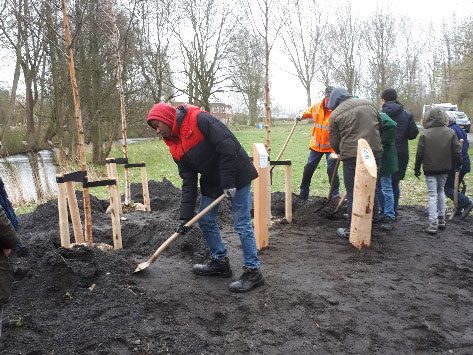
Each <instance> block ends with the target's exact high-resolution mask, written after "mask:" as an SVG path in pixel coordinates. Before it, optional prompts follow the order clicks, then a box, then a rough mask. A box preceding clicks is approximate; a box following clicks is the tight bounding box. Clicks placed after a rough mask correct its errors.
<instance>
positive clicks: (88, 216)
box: [61, 0, 93, 247]
mask: <svg viewBox="0 0 473 355" xmlns="http://www.w3.org/2000/svg"><path fill="white" fill-rule="evenodd" d="M61 4H62V14H63V23H64V34H65V39H66V47H67V54H68V55H67V63H68V65H69V75H70V77H71V87H72V99H73V102H74V116H75V122H76V130H77V144H78V145H79V160H80V168H81V170H82V171H85V172H86V171H87V165H86V161H85V149H84V145H85V144H84V127H83V126H82V112H81V108H80V97H79V88H78V87H77V81H76V72H75V68H74V56H73V52H72V43H71V33H70V31H69V20H68V16H67V9H66V0H62V1H61ZM82 193H83V196H84V223H85V238H86V239H87V244H88V246H89V247H91V246H92V243H93V241H92V211H91V209H90V193H89V189H88V188H84V189H83V190H82Z"/></svg>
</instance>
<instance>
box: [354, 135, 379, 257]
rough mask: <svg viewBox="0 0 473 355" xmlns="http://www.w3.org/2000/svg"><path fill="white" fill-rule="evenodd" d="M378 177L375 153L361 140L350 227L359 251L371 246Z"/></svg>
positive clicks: (359, 142)
mask: <svg viewBox="0 0 473 355" xmlns="http://www.w3.org/2000/svg"><path fill="white" fill-rule="evenodd" d="M377 175H378V173H377V167H376V160H375V158H374V155H373V152H372V150H371V148H370V146H369V144H368V142H367V141H366V140H365V139H359V140H358V155H357V158H356V170H355V185H354V191H353V209H352V215H351V226H350V243H351V244H353V245H354V246H355V247H356V248H358V249H361V248H362V247H369V246H370V245H371V228H372V218H373V208H374V194H375V191H376V178H377Z"/></svg>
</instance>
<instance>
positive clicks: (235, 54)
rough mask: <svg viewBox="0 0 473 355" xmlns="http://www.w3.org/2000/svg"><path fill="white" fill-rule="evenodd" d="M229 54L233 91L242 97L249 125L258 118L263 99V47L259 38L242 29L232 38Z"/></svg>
mask: <svg viewBox="0 0 473 355" xmlns="http://www.w3.org/2000/svg"><path fill="white" fill-rule="evenodd" d="M233 42H234V46H233V47H232V49H231V54H230V65H229V71H230V80H231V82H232V86H233V88H234V90H235V91H237V92H238V93H240V94H241V95H242V97H243V100H244V102H245V105H246V107H247V109H248V116H249V121H250V125H254V124H255V123H256V121H257V119H258V116H259V112H260V109H259V103H260V101H261V100H262V99H263V80H264V78H263V72H264V68H263V63H262V61H261V58H262V57H263V53H264V47H263V43H262V40H261V38H260V37H259V36H256V35H255V34H254V33H251V32H250V31H249V30H248V29H246V28H242V29H241V30H240V31H239V33H238V34H237V35H236V36H235V37H234V40H233Z"/></svg>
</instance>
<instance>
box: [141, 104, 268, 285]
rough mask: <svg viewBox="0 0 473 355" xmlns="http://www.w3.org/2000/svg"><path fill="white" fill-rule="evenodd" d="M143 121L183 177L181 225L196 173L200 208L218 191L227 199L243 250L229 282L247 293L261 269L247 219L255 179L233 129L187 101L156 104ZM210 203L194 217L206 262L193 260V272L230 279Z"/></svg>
mask: <svg viewBox="0 0 473 355" xmlns="http://www.w3.org/2000/svg"><path fill="white" fill-rule="evenodd" d="M147 122H148V124H149V125H150V126H151V127H152V128H153V129H154V130H156V133H157V134H158V135H159V136H160V137H161V138H162V139H163V140H164V143H166V145H167V146H168V148H169V151H170V153H171V155H172V157H173V159H174V161H175V162H176V164H177V166H178V170H179V175H180V177H181V178H182V198H181V205H180V220H181V221H182V222H181V223H180V226H179V227H178V229H177V231H178V232H180V233H181V234H185V233H186V232H187V231H188V228H187V227H185V226H184V224H185V223H186V222H187V221H189V220H190V219H191V218H192V217H193V216H194V209H195V204H196V201H197V192H198V189H197V183H198V178H199V175H200V179H199V183H200V192H201V200H200V207H199V211H201V210H203V209H204V208H205V207H207V206H208V205H209V204H210V203H212V201H214V200H215V199H216V198H217V197H218V196H219V195H221V194H222V193H224V194H225V196H226V197H227V198H229V199H230V203H231V207H232V213H233V220H234V224H235V229H236V231H237V233H238V235H239V237H240V241H241V246H242V250H243V263H244V267H243V274H242V275H241V277H240V278H239V279H238V280H236V281H234V282H232V283H231V284H230V285H229V289H230V291H232V292H247V291H250V290H251V289H253V288H255V287H258V286H261V285H263V284H264V278H263V275H262V273H261V271H260V260H259V258H258V253H257V248H256V240H255V235H254V230H253V225H252V222H251V215H250V210H251V181H252V180H253V179H255V178H257V177H258V173H257V172H256V169H255V167H254V166H253V163H252V161H251V160H250V158H249V157H248V154H247V153H246V151H245V150H244V149H243V148H242V146H241V145H240V143H239V142H238V140H237V139H236V137H235V136H234V135H233V133H232V132H231V131H230V130H229V129H228V128H227V126H225V125H224V124H223V123H222V122H220V121H219V120H218V119H216V118H215V117H213V116H212V115H211V114H209V113H208V112H206V111H203V110H201V109H199V108H198V107H196V106H192V105H181V106H178V107H177V108H174V107H173V106H172V105H170V104H167V103H163V102H160V103H158V104H155V105H154V106H153V107H152V108H151V110H150V112H149V114H148V117H147ZM217 212H218V209H217V207H215V208H214V209H212V210H211V211H210V212H208V213H207V214H206V215H205V216H203V217H202V218H201V219H200V221H199V226H200V229H201V230H202V233H203V236H204V238H205V240H206V241H207V245H208V247H209V249H210V257H211V258H210V260H209V261H208V262H206V263H205V264H195V265H194V266H193V272H194V273H195V274H197V275H202V276H220V277H230V276H231V275H232V270H231V268H230V262H229V259H228V257H227V248H226V246H225V244H224V243H223V241H222V238H221V236H220V230H219V228H218V225H217V221H216V220H217Z"/></svg>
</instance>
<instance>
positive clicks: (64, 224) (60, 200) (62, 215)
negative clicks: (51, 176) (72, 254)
mask: <svg viewBox="0 0 473 355" xmlns="http://www.w3.org/2000/svg"><path fill="white" fill-rule="evenodd" d="M62 177H63V175H62V174H60V175H56V179H61V178H62ZM57 208H58V212H59V234H60V237H61V246H62V247H63V248H70V247H71V241H70V237H69V221H68V220H67V200H66V188H65V186H64V183H63V182H59V181H58V183H57Z"/></svg>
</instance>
